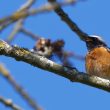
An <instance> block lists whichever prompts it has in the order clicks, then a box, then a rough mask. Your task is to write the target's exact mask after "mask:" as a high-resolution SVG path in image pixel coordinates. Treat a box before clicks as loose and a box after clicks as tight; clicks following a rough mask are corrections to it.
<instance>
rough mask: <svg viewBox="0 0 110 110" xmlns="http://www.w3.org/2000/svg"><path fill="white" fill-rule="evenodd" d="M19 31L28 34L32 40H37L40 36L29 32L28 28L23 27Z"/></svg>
mask: <svg viewBox="0 0 110 110" xmlns="http://www.w3.org/2000/svg"><path fill="white" fill-rule="evenodd" d="M20 32H22V33H24V34H26V35H28V36H30V37H31V38H32V39H34V40H38V39H39V38H41V36H38V35H35V34H33V33H32V32H30V31H29V30H26V29H25V28H21V30H20Z"/></svg>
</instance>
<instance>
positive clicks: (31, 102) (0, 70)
mask: <svg viewBox="0 0 110 110" xmlns="http://www.w3.org/2000/svg"><path fill="white" fill-rule="evenodd" d="M0 73H1V75H2V76H3V77H4V78H5V79H6V80H7V81H8V82H9V83H10V84H11V85H12V86H13V88H14V89H15V90H16V91H17V92H18V93H19V94H20V95H21V96H22V97H23V98H24V99H25V101H26V102H27V103H28V104H29V105H30V106H31V107H32V108H33V109H34V110H41V109H40V107H39V106H38V105H37V103H35V101H34V100H33V99H32V98H31V97H30V96H29V94H27V92H26V91H25V90H24V89H23V88H22V87H21V86H20V85H19V84H17V82H16V81H15V80H14V78H13V77H12V75H11V74H10V73H9V71H8V70H7V68H5V66H4V65H3V64H0Z"/></svg>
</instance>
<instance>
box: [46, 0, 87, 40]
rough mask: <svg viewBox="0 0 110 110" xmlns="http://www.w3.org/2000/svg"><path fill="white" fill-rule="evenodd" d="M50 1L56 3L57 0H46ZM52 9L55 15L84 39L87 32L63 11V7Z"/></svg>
mask: <svg viewBox="0 0 110 110" xmlns="http://www.w3.org/2000/svg"><path fill="white" fill-rule="evenodd" d="M48 1H49V2H50V3H52V4H53V3H57V0H48ZM54 11H55V12H56V13H57V15H58V16H59V17H60V18H61V20H63V21H64V22H65V23H66V24H67V25H68V26H69V27H70V29H71V30H72V31H73V32H75V33H76V34H77V35H78V36H79V38H80V39H81V40H83V41H85V39H86V37H88V34H87V33H85V32H83V31H82V30H81V29H80V28H79V27H78V26H77V24H76V23H75V22H74V21H72V20H71V18H70V17H69V16H68V14H67V13H66V12H64V11H63V9H62V8H61V7H60V6H59V7H57V8H55V9H54Z"/></svg>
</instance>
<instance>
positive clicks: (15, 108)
mask: <svg viewBox="0 0 110 110" xmlns="http://www.w3.org/2000/svg"><path fill="white" fill-rule="evenodd" d="M0 102H1V103H3V104H4V105H5V106H7V107H10V108H11V109H13V110H23V109H21V107H19V106H18V105H16V104H14V103H13V102H12V100H11V99H5V98H3V97H2V96H0Z"/></svg>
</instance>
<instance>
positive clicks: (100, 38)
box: [90, 35, 104, 42]
mask: <svg viewBox="0 0 110 110" xmlns="http://www.w3.org/2000/svg"><path fill="white" fill-rule="evenodd" d="M90 36H91V37H96V38H98V39H99V40H100V41H103V42H104V40H103V39H102V37H100V36H97V35H90Z"/></svg>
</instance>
